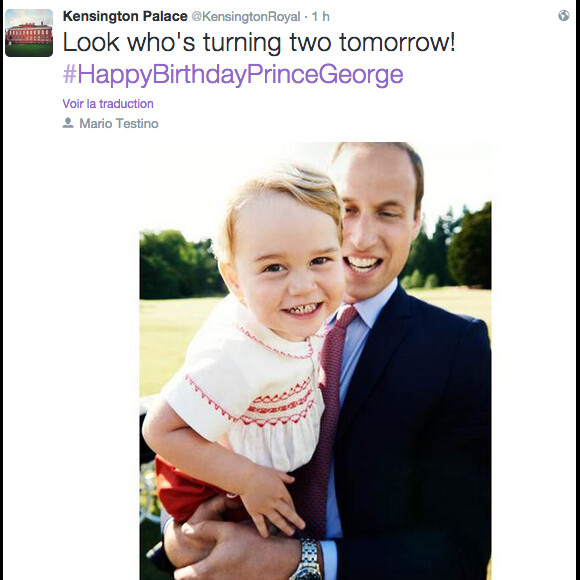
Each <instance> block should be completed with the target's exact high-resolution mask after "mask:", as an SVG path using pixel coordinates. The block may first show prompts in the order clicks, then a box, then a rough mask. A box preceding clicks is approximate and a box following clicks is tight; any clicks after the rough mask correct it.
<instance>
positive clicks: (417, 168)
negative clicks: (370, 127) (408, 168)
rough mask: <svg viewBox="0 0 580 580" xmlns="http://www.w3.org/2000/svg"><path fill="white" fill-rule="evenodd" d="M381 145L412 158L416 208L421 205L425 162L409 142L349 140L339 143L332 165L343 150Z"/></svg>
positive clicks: (376, 147) (333, 155) (332, 157)
mask: <svg viewBox="0 0 580 580" xmlns="http://www.w3.org/2000/svg"><path fill="white" fill-rule="evenodd" d="M380 147H395V148H397V149H400V150H401V151H405V152H406V153H407V155H408V156H409V159H410V160H411V164H412V165H413V172H414V173H415V179H416V181H417V189H416V190H415V209H418V208H419V207H420V206H421V201H422V200H423V193H424V189H425V176H424V173H423V162H422V161H421V157H419V155H418V153H417V152H416V151H415V149H413V147H411V145H409V143H405V142H399V141H371V142H367V143H358V142H351V141H347V142H344V143H339V144H338V145H337V146H336V147H335V149H334V151H333V153H332V156H331V158H330V165H331V166H332V165H333V164H334V162H335V161H336V160H337V159H338V157H339V156H340V155H341V153H342V152H343V151H346V150H347V149H355V148H358V149H378V148H380Z"/></svg>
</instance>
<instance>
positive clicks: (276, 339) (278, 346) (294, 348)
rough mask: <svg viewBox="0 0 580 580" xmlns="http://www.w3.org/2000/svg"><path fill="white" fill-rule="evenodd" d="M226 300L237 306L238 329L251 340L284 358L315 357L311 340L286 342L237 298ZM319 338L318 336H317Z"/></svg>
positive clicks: (231, 297) (231, 296) (230, 297)
mask: <svg viewBox="0 0 580 580" xmlns="http://www.w3.org/2000/svg"><path fill="white" fill-rule="evenodd" d="M226 300H230V302H231V303H232V304H235V306H234V308H235V319H236V327H237V329H238V330H239V331H241V332H242V333H243V334H244V335H246V336H247V337H248V338H249V339H251V340H252V341H254V342H256V343H257V344H260V345H262V346H263V347H265V348H267V349H268V350H271V351H273V352H276V353H278V354H280V355H282V356H286V357H290V358H297V359H306V358H310V357H311V356H312V355H313V352H314V351H313V348H312V345H311V342H310V339H309V338H308V339H306V340H302V341H292V340H286V339H285V338H282V337H281V336H278V335H277V334H276V333H275V332H273V331H272V330H270V329H269V328H268V327H266V326H264V325H263V324H262V323H261V322H259V321H258V319H257V318H256V317H255V316H254V315H253V314H252V313H251V312H250V311H249V310H248V309H247V308H246V307H245V306H244V305H242V304H241V303H240V302H239V301H238V299H237V298H235V296H233V295H232V294H230V296H228V298H226ZM317 336H318V335H317Z"/></svg>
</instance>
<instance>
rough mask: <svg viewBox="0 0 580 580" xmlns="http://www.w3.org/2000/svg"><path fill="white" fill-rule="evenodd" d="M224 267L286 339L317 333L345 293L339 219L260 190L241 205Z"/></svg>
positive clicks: (238, 290)
mask: <svg viewBox="0 0 580 580" xmlns="http://www.w3.org/2000/svg"><path fill="white" fill-rule="evenodd" d="M220 270H221V272H222V275H223V276H224V278H225V280H226V283H227V284H228V286H229V288H230V290H231V291H232V292H233V293H234V294H235V295H236V296H237V297H238V299H239V300H241V301H242V302H243V303H244V304H245V305H246V306H247V308H248V309H249V310H250V311H251V312H252V313H253V314H254V316H256V317H257V318H258V320H259V321H260V322H261V323H262V324H264V325H265V326H267V327H268V328H270V329H271V330H272V331H274V332H275V333H276V334H278V335H279V336H281V337H282V338H285V339H287V340H294V341H297V340H304V339H305V338H306V337H308V336H311V335H312V334H314V333H315V332H316V331H317V330H318V329H319V328H320V327H321V326H322V324H323V323H324V321H325V320H326V318H327V317H328V316H330V315H331V314H332V313H333V312H334V311H335V310H336V309H337V308H338V307H339V306H340V303H341V301H342V297H343V294H344V284H345V282H344V271H343V266H342V253H341V248H340V242H339V240H338V233H337V228H336V224H335V223H334V221H333V220H332V218H331V217H330V216H328V215H326V214H324V213H322V212H321V211H318V210H315V209H312V208H309V207H307V206H305V205H303V204H301V203H299V202H297V201H296V200H294V199H292V198H290V197H288V196H284V195H279V194H272V195H263V196H260V197H258V198H256V199H254V200H252V201H251V202H249V203H248V204H247V205H246V206H244V207H243V208H242V209H241V210H240V213H239V214H238V217H237V220H236V224H235V256H234V264H233V265H230V264H221V265H220Z"/></svg>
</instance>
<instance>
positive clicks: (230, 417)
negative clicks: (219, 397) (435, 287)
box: [185, 375, 238, 421]
mask: <svg viewBox="0 0 580 580" xmlns="http://www.w3.org/2000/svg"><path fill="white" fill-rule="evenodd" d="M185 380H186V381H187V382H188V383H189V384H190V385H191V386H192V387H193V388H194V390H195V392H196V393H199V395H200V396H201V398H202V399H205V400H206V401H207V402H208V404H209V405H212V406H213V408H214V409H215V410H216V411H220V412H221V414H222V416H224V417H226V418H227V419H228V421H237V420H238V417H234V415H232V414H230V413H228V412H227V411H226V410H225V409H224V408H223V407H222V406H221V405H218V403H216V402H215V401H214V400H213V399H211V398H210V397H208V396H207V395H206V394H205V393H204V392H203V391H202V389H201V388H200V386H199V385H198V384H197V383H196V382H195V381H194V380H193V379H192V378H191V377H190V376H189V375H185Z"/></svg>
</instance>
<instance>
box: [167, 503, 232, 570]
mask: <svg viewBox="0 0 580 580" xmlns="http://www.w3.org/2000/svg"><path fill="white" fill-rule="evenodd" d="M240 507H241V506H240V504H239V503H238V502H237V501H233V500H231V499H228V498H226V497H223V496H219V495H218V496H215V497H213V498H211V499H210V500H208V501H206V502H205V503H203V504H202V505H200V506H199V507H198V508H197V510H196V511H195V513H194V514H193V515H192V516H191V517H190V518H189V520H187V522H185V523H184V524H180V523H178V522H176V521H175V520H173V521H172V522H170V523H168V524H167V526H166V527H165V531H164V539H163V545H164V547H165V553H166V554H167V557H168V558H169V561H170V562H171V563H172V564H173V565H174V566H176V567H177V568H183V567H184V566H187V565H189V564H194V563H195V562H199V561H200V560H203V559H204V558H206V557H207V556H208V555H209V553H210V552H211V550H212V548H213V546H214V542H213V540H212V541H205V540H203V539H202V538H201V537H200V536H197V537H194V536H193V535H192V534H191V533H184V531H185V532H187V531H191V529H192V527H193V526H195V525H196V524H199V523H200V522H203V521H223V516H224V513H225V512H226V510H228V509H239V508H240Z"/></svg>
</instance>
